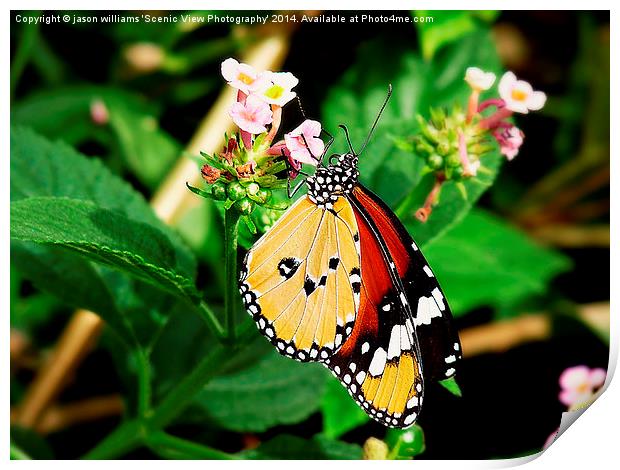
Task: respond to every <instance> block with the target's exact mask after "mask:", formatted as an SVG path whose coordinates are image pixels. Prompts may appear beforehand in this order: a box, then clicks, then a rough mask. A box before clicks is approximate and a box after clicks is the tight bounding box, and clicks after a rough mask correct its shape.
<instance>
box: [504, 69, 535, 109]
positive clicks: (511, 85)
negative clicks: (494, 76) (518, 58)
mask: <svg viewBox="0 0 620 470" xmlns="http://www.w3.org/2000/svg"><path fill="white" fill-rule="evenodd" d="M498 89H499V95H500V97H501V98H502V99H503V100H504V103H505V105H506V108H507V109H509V110H510V111H513V112H515V113H524V114H527V113H528V112H529V111H538V110H539V109H542V107H543V106H544V105H545V102H546V101H547V95H545V94H544V93H543V92H542V91H534V89H533V88H532V85H530V84H529V83H528V82H526V81H524V80H517V77H516V75H515V74H514V73H512V72H506V73H505V74H504V76H503V77H502V79H501V80H500V82H499V86H498Z"/></svg>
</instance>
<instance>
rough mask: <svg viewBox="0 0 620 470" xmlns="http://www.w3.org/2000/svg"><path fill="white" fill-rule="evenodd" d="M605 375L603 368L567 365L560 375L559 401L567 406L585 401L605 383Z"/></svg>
mask: <svg viewBox="0 0 620 470" xmlns="http://www.w3.org/2000/svg"><path fill="white" fill-rule="evenodd" d="M605 376H606V372H605V370H603V369H590V368H589V367H587V366H576V367H569V368H568V369H566V370H565V371H564V372H562V375H560V387H561V388H562V391H561V392H560V396H559V398H560V401H561V402H562V403H563V404H565V405H566V406H569V407H571V406H575V405H579V404H583V403H585V402H587V401H588V400H590V398H592V395H593V394H594V391H595V390H596V389H598V388H599V387H600V386H601V385H603V383H605Z"/></svg>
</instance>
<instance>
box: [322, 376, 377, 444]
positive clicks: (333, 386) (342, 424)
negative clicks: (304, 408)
mask: <svg viewBox="0 0 620 470" xmlns="http://www.w3.org/2000/svg"><path fill="white" fill-rule="evenodd" d="M321 412H322V413H323V434H325V436H327V437H329V438H332V439H336V438H338V437H340V436H342V435H343V434H345V433H346V432H348V431H350V430H352V429H355V428H356V427H358V426H361V425H362V424H364V423H366V422H368V421H369V420H370V418H369V417H368V415H367V414H366V413H364V411H362V409H361V408H360V407H359V406H358V405H357V403H355V401H353V399H352V398H351V397H350V396H349V394H348V393H347V391H346V389H345V388H344V387H343V386H342V385H341V384H340V382H339V381H338V380H337V379H335V378H330V379H329V380H328V381H327V386H326V390H325V394H324V395H323V400H322V401H321Z"/></svg>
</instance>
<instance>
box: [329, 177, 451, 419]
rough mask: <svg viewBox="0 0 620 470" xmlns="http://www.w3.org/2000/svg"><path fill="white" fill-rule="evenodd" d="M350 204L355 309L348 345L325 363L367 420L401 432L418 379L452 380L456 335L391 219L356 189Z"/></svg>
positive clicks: (413, 413)
mask: <svg viewBox="0 0 620 470" xmlns="http://www.w3.org/2000/svg"><path fill="white" fill-rule="evenodd" d="M351 200H352V205H353V207H354V213H355V216H356V218H357V223H358V227H359V230H360V241H361V250H360V254H361V266H362V267H361V273H362V290H361V301H360V309H359V312H358V317H357V320H356V323H355V326H354V328H353V332H352V334H351V336H350V338H349V339H348V340H347V342H346V343H345V344H344V345H343V346H342V348H340V350H339V351H338V352H337V353H336V354H335V355H334V356H332V357H331V358H329V359H328V360H327V361H325V363H326V365H327V366H328V367H329V368H330V369H331V370H332V372H333V373H334V375H336V376H337V377H338V378H339V379H340V381H341V382H342V383H343V385H344V386H345V387H346V388H347V389H348V391H349V393H350V394H351V396H353V398H354V399H355V400H356V401H357V402H358V404H359V405H360V406H361V407H362V409H364V411H366V413H368V414H369V416H371V417H372V418H374V419H376V420H377V421H379V422H381V423H382V424H384V425H387V426H390V427H408V426H410V425H411V424H413V423H414V422H415V420H416V419H417V416H418V414H419V412H420V409H421V406H422V402H423V394H424V378H427V379H431V380H437V379H445V378H447V377H449V376H451V375H453V374H454V372H455V370H456V363H457V361H458V360H459V359H460V343H459V340H458V335H457V334H456V332H455V330H454V328H453V327H452V324H451V316H450V311H449V309H448V306H447V302H446V301H445V299H444V297H443V294H442V292H441V289H440V287H439V285H438V284H437V281H436V280H435V278H434V276H432V271H430V268H429V267H428V265H427V263H426V261H425V260H424V257H423V256H422V254H421V253H420V251H419V249H418V248H417V246H416V245H415V243H414V242H413V240H412V239H411V237H410V236H409V234H408V232H407V231H406V229H405V228H404V227H403V226H402V224H401V223H400V221H399V220H398V218H397V217H396V216H395V215H394V214H393V212H392V211H391V210H390V209H389V208H388V207H387V206H386V205H385V204H384V203H383V202H382V201H381V200H380V199H379V198H378V197H377V196H375V195H374V194H372V193H371V192H370V191H369V190H367V189H366V188H364V187H362V186H361V185H358V186H357V187H356V188H355V190H354V192H353V194H352V195H351ZM429 273H430V274H429ZM423 377H424V378H423Z"/></svg>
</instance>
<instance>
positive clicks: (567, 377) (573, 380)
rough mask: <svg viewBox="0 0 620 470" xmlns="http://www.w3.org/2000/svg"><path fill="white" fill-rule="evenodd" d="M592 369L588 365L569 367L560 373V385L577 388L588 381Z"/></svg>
mask: <svg viewBox="0 0 620 470" xmlns="http://www.w3.org/2000/svg"><path fill="white" fill-rule="evenodd" d="M589 378H590V369H589V368H588V367H586V366H575V367H569V368H568V369H566V370H565V371H564V372H562V374H561V375H560V387H562V388H563V389H565V390H575V389H577V388H578V387H580V386H581V385H583V384H584V383H588V379H589Z"/></svg>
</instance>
